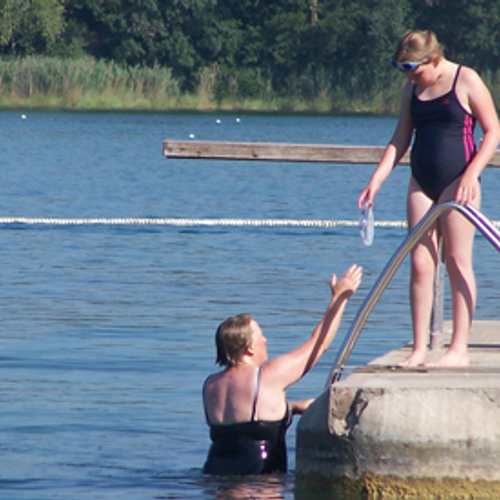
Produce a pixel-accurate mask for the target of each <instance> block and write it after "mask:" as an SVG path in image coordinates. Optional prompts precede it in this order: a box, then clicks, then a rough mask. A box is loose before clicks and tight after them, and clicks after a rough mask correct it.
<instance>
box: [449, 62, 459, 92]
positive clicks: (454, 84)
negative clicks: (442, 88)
mask: <svg viewBox="0 0 500 500" xmlns="http://www.w3.org/2000/svg"><path fill="white" fill-rule="evenodd" d="M461 69H462V66H459V67H458V69H457V72H456V74H455V79H454V80H453V87H452V88H451V90H452V91H453V92H455V87H456V85H457V81H458V77H459V75H460V70H461Z"/></svg>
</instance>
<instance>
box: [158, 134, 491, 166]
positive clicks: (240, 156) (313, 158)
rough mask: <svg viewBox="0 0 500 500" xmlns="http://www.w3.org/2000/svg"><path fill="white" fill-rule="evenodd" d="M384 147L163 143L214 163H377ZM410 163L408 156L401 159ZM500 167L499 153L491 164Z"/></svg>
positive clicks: (181, 154)
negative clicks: (235, 161) (241, 161)
mask: <svg viewBox="0 0 500 500" xmlns="http://www.w3.org/2000/svg"><path fill="white" fill-rule="evenodd" d="M384 149H385V148H384V147H382V146H331V145H327V144H287V143H273V142H224V141H222V142H221V141H173V140H168V139H167V140H165V141H164V142H163V154H164V155H165V157H167V158H186V159H187V158H191V159H193V158H200V159H202V158H204V159H212V160H260V161H281V162H308V163H353V164H377V163H378V162H379V160H380V158H382V154H383V152H384ZM400 163H402V164H406V165H407V164H408V163H409V154H406V155H405V156H404V158H403V159H402V160H401V162H400ZM489 165H490V166H493V167H500V151H497V152H496V153H495V156H494V157H493V159H492V160H491V162H490V163H489Z"/></svg>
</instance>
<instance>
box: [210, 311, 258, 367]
mask: <svg viewBox="0 0 500 500" xmlns="http://www.w3.org/2000/svg"><path fill="white" fill-rule="evenodd" d="M251 322H252V317H251V316H250V315H249V314H238V315H237V316H232V317H230V318H227V319H226V320H225V321H224V322H223V323H221V324H220V325H219V327H218V328H217V331H216V332H215V346H216V348H217V359H216V360H215V362H216V363H217V364H218V365H220V366H227V367H231V366H235V365H237V364H238V363H239V362H240V361H241V358H242V357H243V354H245V352H246V350H247V349H248V348H249V347H250V346H251V345H252V329H251V326H250V323H251Z"/></svg>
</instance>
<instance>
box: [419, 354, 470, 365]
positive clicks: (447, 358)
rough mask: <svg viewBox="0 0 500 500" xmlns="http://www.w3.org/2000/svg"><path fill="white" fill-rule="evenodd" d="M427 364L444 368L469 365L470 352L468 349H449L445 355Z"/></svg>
mask: <svg viewBox="0 0 500 500" xmlns="http://www.w3.org/2000/svg"><path fill="white" fill-rule="evenodd" d="M426 366H430V367H435V368H443V367H457V368H462V367H467V366H469V353H468V352H467V351H458V352H456V351H448V352H447V353H446V354H445V355H444V356H441V357H440V358H438V359H436V361H431V362H429V363H427V364H426Z"/></svg>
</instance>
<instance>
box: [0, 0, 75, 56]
mask: <svg viewBox="0 0 500 500" xmlns="http://www.w3.org/2000/svg"><path fill="white" fill-rule="evenodd" d="M63 11H64V5H63V0H0V45H1V46H2V48H3V50H4V52H5V53H10V54H24V55H30V54H42V53H45V54H50V53H51V52H52V51H53V49H54V47H55V45H56V42H57V40H58V38H59V36H60V35H61V33H62V31H63V30H64V24H65V23H64V18H63Z"/></svg>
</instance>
